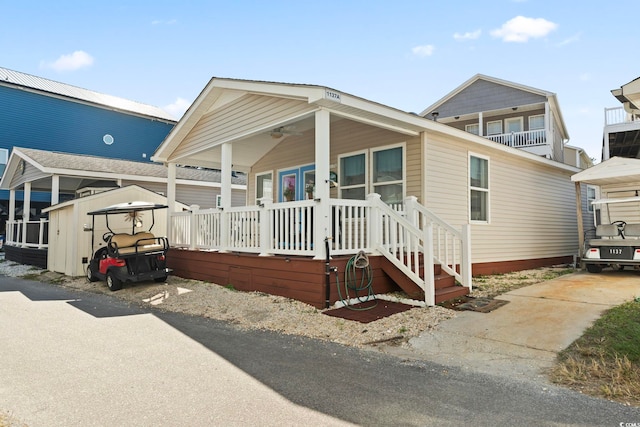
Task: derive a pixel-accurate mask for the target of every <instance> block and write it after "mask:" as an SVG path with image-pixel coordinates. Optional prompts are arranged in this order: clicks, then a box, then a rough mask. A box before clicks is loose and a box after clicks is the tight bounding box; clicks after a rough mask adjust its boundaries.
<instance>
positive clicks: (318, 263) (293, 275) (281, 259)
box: [167, 248, 400, 308]
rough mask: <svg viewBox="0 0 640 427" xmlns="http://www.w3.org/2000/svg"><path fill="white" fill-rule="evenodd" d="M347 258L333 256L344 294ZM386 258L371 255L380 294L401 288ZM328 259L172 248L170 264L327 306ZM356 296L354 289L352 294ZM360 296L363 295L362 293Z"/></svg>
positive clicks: (194, 275)
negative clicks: (391, 275)
mask: <svg viewBox="0 0 640 427" xmlns="http://www.w3.org/2000/svg"><path fill="white" fill-rule="evenodd" d="M349 258H350V257H348V256H346V257H335V258H332V259H331V262H330V265H331V266H332V267H337V269H338V278H339V281H340V286H341V289H340V291H341V292H342V293H343V297H344V271H345V268H346V266H347V262H348V261H349ZM381 258H382V257H370V258H369V263H370V265H371V272H372V276H373V281H372V288H373V292H374V293H376V294H382V293H388V292H395V291H399V290H400V288H399V287H398V286H397V285H396V284H395V283H394V282H393V281H392V280H391V279H390V278H389V276H387V274H386V273H384V271H382V268H381V264H382V259H381ZM325 264H326V262H325V260H315V259H311V258H303V257H294V256H258V255H253V254H243V253H220V252H205V251H193V250H187V249H174V248H172V249H170V250H169V252H168V254H167V266H168V267H169V268H171V269H172V270H173V274H174V275H176V276H179V277H184V278H186V279H194V280H203V281H206V282H212V283H216V284H218V285H222V286H232V287H233V288H234V289H237V290H240V291H258V292H264V293H267V294H271V295H280V296H283V297H287V298H292V299H295V300H299V301H302V302H305V303H307V304H310V305H312V306H314V307H316V308H324V307H325V304H326V289H327V288H326V274H325V271H326V270H325ZM354 295H355V292H354V291H350V296H351V297H353V296H354ZM360 295H363V293H362V292H360ZM338 300H339V295H338V290H337V284H336V274H335V273H334V272H332V273H331V275H330V280H329V301H330V303H331V304H333V303H335V302H336V301H338Z"/></svg>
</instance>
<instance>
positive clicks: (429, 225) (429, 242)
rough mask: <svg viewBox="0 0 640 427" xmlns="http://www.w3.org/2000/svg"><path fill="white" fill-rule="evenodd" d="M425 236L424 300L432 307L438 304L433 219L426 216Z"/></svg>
mask: <svg viewBox="0 0 640 427" xmlns="http://www.w3.org/2000/svg"><path fill="white" fill-rule="evenodd" d="M425 222H426V224H423V230H424V237H423V244H424V285H425V286H424V302H425V303H426V304H427V305H428V306H430V307H432V306H434V305H436V278H435V272H434V263H433V221H431V220H430V219H428V218H425Z"/></svg>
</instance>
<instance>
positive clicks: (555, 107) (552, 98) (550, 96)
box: [420, 74, 569, 139]
mask: <svg viewBox="0 0 640 427" xmlns="http://www.w3.org/2000/svg"><path fill="white" fill-rule="evenodd" d="M480 80H482V81H486V82H489V83H493V84H497V85H500V86H505V87H508V88H512V89H515V90H519V91H523V92H528V93H530V94H532V95H537V96H541V97H544V98H546V99H547V101H548V102H549V104H550V106H551V109H552V111H554V113H555V114H556V116H557V118H558V123H559V125H560V126H561V130H562V134H563V135H565V138H566V139H569V133H568V132H567V127H566V125H565V123H564V118H563V117H562V111H560V106H559V104H558V99H557V96H556V94H555V93H553V92H549V91H546V90H542V89H537V88H534V87H531V86H526V85H523V84H520V83H514V82H510V81H507V80H502V79H498V78H496V77H491V76H487V75H484V74H476V75H474V76H473V77H471V78H470V79H469V80H467V81H466V82H464V83H462V84H461V85H460V86H458V87H457V88H455V89H454V90H452V91H451V92H449V93H448V94H446V95H445V96H444V97H442V98H441V99H439V100H438V101H436V102H435V103H433V104H431V105H430V106H428V107H427V108H425V109H424V110H423V111H422V112H421V113H420V115H421V116H423V117H425V116H428V115H430V114H431V112H433V111H437V110H438V109H439V107H440V106H442V105H444V104H445V103H447V102H448V101H450V100H451V99H452V98H454V97H456V96H457V95H459V94H460V93H462V92H463V91H464V90H465V89H467V88H469V87H470V86H471V85H473V84H474V83H476V82H478V81H480Z"/></svg>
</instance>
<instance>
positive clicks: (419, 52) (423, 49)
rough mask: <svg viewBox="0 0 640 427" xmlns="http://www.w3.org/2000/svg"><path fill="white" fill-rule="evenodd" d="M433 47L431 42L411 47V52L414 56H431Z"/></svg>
mask: <svg viewBox="0 0 640 427" xmlns="http://www.w3.org/2000/svg"><path fill="white" fill-rule="evenodd" d="M435 49H436V48H435V46H433V45H431V44H426V45H423V46H416V47H414V48H413V49H411V52H413V54H414V55H416V56H431V55H433V51H434V50H435Z"/></svg>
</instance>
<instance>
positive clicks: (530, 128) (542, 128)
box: [529, 114, 546, 130]
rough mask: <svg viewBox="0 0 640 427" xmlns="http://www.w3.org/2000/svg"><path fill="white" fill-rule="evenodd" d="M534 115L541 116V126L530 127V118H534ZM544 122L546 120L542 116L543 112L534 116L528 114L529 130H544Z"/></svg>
mask: <svg viewBox="0 0 640 427" xmlns="http://www.w3.org/2000/svg"><path fill="white" fill-rule="evenodd" d="M536 117H542V127H541V128H535V129H534V128H532V127H531V119H533V118H536ZM545 122H546V120H545V118H544V114H536V115H534V116H529V130H544V128H545V125H546V124H545Z"/></svg>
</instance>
